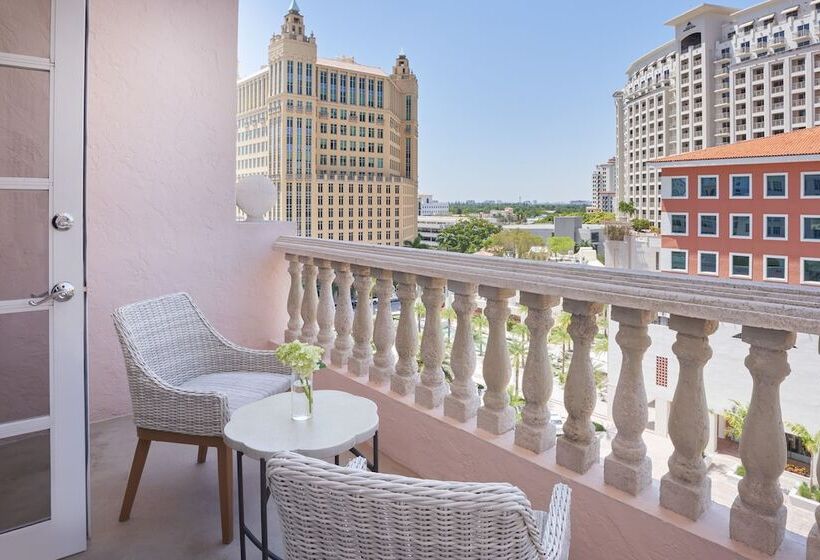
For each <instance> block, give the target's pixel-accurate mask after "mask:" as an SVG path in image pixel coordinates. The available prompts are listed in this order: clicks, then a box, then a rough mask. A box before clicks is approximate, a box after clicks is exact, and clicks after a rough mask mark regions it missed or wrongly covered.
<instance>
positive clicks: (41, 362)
mask: <svg viewBox="0 0 820 560" xmlns="http://www.w3.org/2000/svg"><path fill="white" fill-rule="evenodd" d="M48 324H49V321H48V311H47V310H41V311H29V312H25V313H4V314H0V387H2V388H3V389H2V391H0V424H2V423H4V422H11V421H14V420H24V419H26V418H35V417H37V416H45V415H47V414H48V411H49V367H48V365H49V364H48V361H49V358H48V350H49V348H48V347H49V344H48V338H49V337H48ZM0 478H2V477H0Z"/></svg>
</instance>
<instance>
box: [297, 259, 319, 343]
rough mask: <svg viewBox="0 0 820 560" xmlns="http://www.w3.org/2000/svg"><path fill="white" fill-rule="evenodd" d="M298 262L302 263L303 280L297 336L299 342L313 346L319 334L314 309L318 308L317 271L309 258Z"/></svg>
mask: <svg viewBox="0 0 820 560" xmlns="http://www.w3.org/2000/svg"><path fill="white" fill-rule="evenodd" d="M299 262H301V263H302V279H303V280H304V291H303V294H302V332H301V333H300V334H299V340H301V341H302V342H305V343H307V344H313V343H315V342H316V336H317V335H318V334H319V323H318V322H317V321H316V308H317V307H318V306H319V294H318V292H317V291H316V274H317V272H318V270H317V268H316V265H315V264H313V259H312V258H310V257H299Z"/></svg>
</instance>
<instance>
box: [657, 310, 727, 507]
mask: <svg viewBox="0 0 820 560" xmlns="http://www.w3.org/2000/svg"><path fill="white" fill-rule="evenodd" d="M717 325H718V324H717V321H707V320H705V319H693V318H690V317H682V316H680V315H672V316H671V317H670V318H669V328H670V329H672V330H673V331H677V333H678V334H677V338H676V340H675V343H674V344H673V345H672V351H673V352H674V353H675V356H677V358H678V363H679V364H680V367H679V373H678V384H677V386H676V387H675V396H674V398H673V400H672V409H671V411H670V413H669V438H670V439H671V440H672V443H673V444H674V445H675V451H674V452H673V453H672V456H671V457H670V458H669V472H668V473H667V474H666V475H664V477H663V478H662V479H661V506H663V507H665V508H667V509H671V510H672V511H674V512H677V513H679V514H681V515H683V516H686V517H688V518H689V519H692V520H697V519H698V518H699V517H700V516H701V515H702V514H703V512H705V511H706V509H707V508H708V507H709V504H710V503H711V495H712V482H711V479H710V478H709V477H708V476H706V463H705V462H704V461H703V450H704V449H706V445H707V444H708V443H709V408H708V406H707V404H706V389H705V387H704V385H703V366H705V365H706V363H707V362H708V361H709V358H711V357H712V348H711V347H710V346H709V338H708V337H709V335H710V334H712V333H714V332H715V330H716V329H717Z"/></svg>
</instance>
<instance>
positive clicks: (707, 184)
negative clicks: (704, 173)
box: [698, 176, 718, 198]
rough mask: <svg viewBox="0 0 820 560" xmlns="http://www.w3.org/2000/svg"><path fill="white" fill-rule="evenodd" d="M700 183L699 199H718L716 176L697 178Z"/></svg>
mask: <svg viewBox="0 0 820 560" xmlns="http://www.w3.org/2000/svg"><path fill="white" fill-rule="evenodd" d="M698 181H699V183H700V190H699V191H698V192H699V194H698V196H699V197H700V198H717V197H718V178H717V176H710V177H698Z"/></svg>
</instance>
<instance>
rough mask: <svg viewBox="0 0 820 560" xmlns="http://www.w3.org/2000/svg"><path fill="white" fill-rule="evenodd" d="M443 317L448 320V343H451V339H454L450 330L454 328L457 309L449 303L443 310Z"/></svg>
mask: <svg viewBox="0 0 820 560" xmlns="http://www.w3.org/2000/svg"><path fill="white" fill-rule="evenodd" d="M441 317H442V319H446V320H447V343H448V344H449V342H450V340H452V338H451V336H450V332H451V330H452V326H453V321H455V320H456V310H455V309H453V308H452V307H450V306H449V305H448V306H447V307H445V308H444V309H442V310H441Z"/></svg>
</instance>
